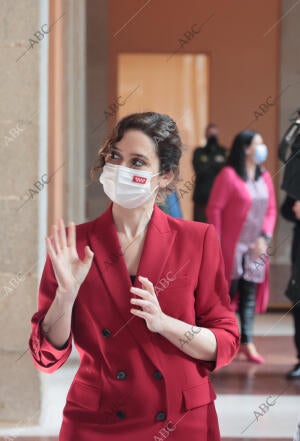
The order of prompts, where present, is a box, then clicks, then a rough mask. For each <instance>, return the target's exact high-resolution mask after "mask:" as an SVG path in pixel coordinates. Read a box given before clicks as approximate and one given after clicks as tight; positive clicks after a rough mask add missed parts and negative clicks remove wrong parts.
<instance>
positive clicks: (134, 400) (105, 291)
mask: <svg viewBox="0 0 300 441" xmlns="http://www.w3.org/2000/svg"><path fill="white" fill-rule="evenodd" d="M86 245H89V246H90V248H91V249H92V251H93V252H94V258H93V262H92V266H91V269H90V271H89V273H88V275H87V277H86V279H85V281H84V282H83V284H82V285H81V288H80V290H79V292H78V296H77V298H76V300H75V303H74V306H73V312H72V323H71V333H70V336H69V338H68V341H67V342H66V345H65V346H64V348H62V349H57V348H55V347H54V346H53V345H52V344H51V343H50V341H48V340H47V338H46V336H45V335H44V334H43V332H42V330H41V327H40V324H41V322H42V320H43V318H44V317H45V315H46V313H47V311H48V309H49V307H50V305H51V303H52V301H53V299H54V297H55V292H56V288H57V283H56V279H55V276H54V272H53V268H52V263H51V260H50V258H49V256H48V257H47V259H46V263H45V266H44V270H43V274H42V277H41V280H40V285H39V292H38V310H37V312H36V313H35V314H34V315H33V317H32V320H31V324H32V332H31V335H30V339H29V347H30V352H31V355H32V358H33V361H34V364H35V366H36V367H37V369H39V370H40V371H42V372H48V373H51V372H54V371H55V370H57V369H58V368H59V367H60V366H62V365H63V364H64V363H65V362H66V360H67V359H68V356H69V355H70V352H71V349H72V341H74V344H75V346H76V349H77V351H78V353H79V356H80V366H79V368H78V371H77V372H76V375H75V377H74V380H73V382H72V384H71V386H70V389H69V392H68V394H67V397H66V403H65V407H64V410H63V421H62V425H61V429H60V435H59V440H60V441H71V440H72V441H74V440H75V439H76V441H83V440H84V441H86V440H88V441H98V440H99V441H100V440H101V441H108V440H114V439H118V440H119V441H129V440H130V441H134V440H138V441H140V440H141V439H143V440H147V439H149V440H153V439H154V440H160V439H165V438H166V437H168V438H169V439H174V440H178V441H179V440H180V441H182V440H183V439H188V440H189V441H200V440H201V441H204V440H209V441H217V440H219V439H220V435H219V427H218V421H217V416H216V412H215V407H214V399H215V398H216V394H215V391H214V389H213V386H212V385H211V382H210V377H209V375H208V373H209V371H214V370H216V369H218V368H220V367H221V366H224V365H226V364H228V363H229V362H230V361H231V360H232V358H233V357H234V355H235V353H236V351H237V349H238V344H239V331H238V326H237V322H236V319H235V317H234V314H233V312H232V311H231V309H230V298H229V295H228V285H227V282H226V278H225V275H224V264H223V258H222V254H221V251H220V244H219V239H218V237H217V234H216V231H215V228H214V227H213V226H212V225H209V224H204V223H199V222H194V221H187V220H182V219H175V218H172V217H171V216H169V215H167V214H165V213H164V212H163V211H162V210H160V208H159V207H158V206H157V205H156V204H155V205H154V207H153V212H152V215H151V219H150V221H149V224H148V227H147V232H146V237H145V241H144V245H143V251H142V255H141V258H140V262H139V266H138V271H137V275H142V276H145V277H148V278H149V280H150V281H151V282H152V283H153V285H154V287H155V290H156V295H157V297H158V301H159V304H160V307H161V309H162V311H163V312H164V313H165V314H167V315H169V316H172V317H174V318H177V319H179V320H182V321H184V322H186V323H189V324H191V326H192V325H198V326H201V327H206V328H209V329H210V330H211V331H212V332H213V333H214V334H215V337H216V340H217V357H216V360H215V361H214V362H208V361H203V360H198V359H195V358H192V357H190V356H189V355H187V354H185V353H184V352H183V350H181V349H179V348H177V347H176V346H175V345H173V344H172V343H171V342H169V341H168V340H167V339H166V338H165V337H163V336H162V335H160V334H159V333H155V332H151V331H149V330H148V328H147V326H146V322H145V320H144V319H141V318H139V317H136V316H134V315H133V314H132V313H131V312H130V309H131V308H132V304H131V303H130V298H131V297H132V296H133V295H132V294H131V293H130V291H129V289H130V287H131V286H132V283H131V279H130V275H129V273H128V270H127V267H126V263H125V259H124V255H123V253H122V250H121V247H120V242H119V239H118V235H117V230H116V226H115V224H114V221H113V216H112V203H111V204H110V205H109V207H108V208H107V209H106V211H105V212H104V213H103V214H102V215H101V216H99V217H98V218H96V219H94V220H93V221H90V222H86V223H83V224H80V225H77V226H76V246H77V251H78V255H79V257H81V258H83V255H84V247H85V246H86ZM125 253H126V251H125ZM134 286H137V287H142V286H141V284H140V282H139V281H138V279H137V278H136V279H135V283H134ZM58 320H59V317H58ZM53 326H55V323H54V325H53ZM193 335H195V337H194V338H197V335H196V334H193ZM182 339H183V340H184V339H185V336H182ZM184 341H185V342H186V344H188V341H189V340H188V339H187V340H184ZM183 344H184V343H183ZM163 434H164V435H163Z"/></svg>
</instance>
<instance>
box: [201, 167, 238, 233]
mask: <svg viewBox="0 0 300 441" xmlns="http://www.w3.org/2000/svg"><path fill="white" fill-rule="evenodd" d="M229 173H230V172H229V169H228V167H224V168H223V169H222V170H221V171H220V173H219V174H218V175H217V177H216V178H215V180H214V184H213V186H212V189H211V192H210V195H209V199H208V203H207V206H206V216H207V222H208V223H209V224H213V225H214V226H215V228H216V230H217V232H218V235H219V236H221V233H222V211H223V209H224V207H225V206H226V205H227V202H228V199H229V197H230V192H231V188H232V185H231V177H230V174H229Z"/></svg>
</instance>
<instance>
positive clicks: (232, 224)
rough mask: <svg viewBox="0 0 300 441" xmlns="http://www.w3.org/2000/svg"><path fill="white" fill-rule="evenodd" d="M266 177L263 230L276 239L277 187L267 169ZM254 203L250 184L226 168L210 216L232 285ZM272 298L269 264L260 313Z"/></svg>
mask: <svg viewBox="0 0 300 441" xmlns="http://www.w3.org/2000/svg"><path fill="white" fill-rule="evenodd" d="M262 177H263V179H264V181H265V183H266V186H267V189H268V196H269V197H268V206H267V210H266V213H265V216H264V219H263V224H262V231H263V232H264V233H266V234H269V235H270V236H272V235H273V231H274V227H275V222H276V216H277V212H276V200H275V193H274V186H273V182H272V178H271V175H270V173H269V172H268V171H266V170H263V173H262ZM251 204H252V198H251V194H250V192H249V190H248V188H247V183H246V182H245V181H244V180H243V179H242V178H240V176H239V175H238V174H237V173H236V172H235V170H234V169H233V168H232V167H230V166H226V167H224V168H223V169H222V170H221V172H220V173H219V174H218V176H217V177H216V179H215V181H214V185H213V188H212V191H211V193H210V197H209V200H208V204H207V208H206V215H207V221H208V223H212V224H213V225H214V226H215V228H216V230H217V232H218V234H219V237H220V241H221V247H222V253H223V258H224V262H225V273H226V278H227V281H228V283H229V284H230V282H231V275H232V269H233V261H234V255H235V249H236V246H237V243H238V240H239V237H240V235H241V231H242V228H243V225H244V224H245V221H246V219H247V216H248V213H249V210H250V207H251ZM268 299H269V284H268V262H267V261H266V272H265V279H264V281H263V282H262V283H260V284H259V285H258V289H257V296H256V312H263V311H265V310H266V308H267V305H268Z"/></svg>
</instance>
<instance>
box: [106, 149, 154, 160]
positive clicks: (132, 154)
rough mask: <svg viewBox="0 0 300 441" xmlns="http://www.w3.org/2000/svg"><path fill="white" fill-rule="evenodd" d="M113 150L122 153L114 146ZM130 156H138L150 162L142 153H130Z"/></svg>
mask: <svg viewBox="0 0 300 441" xmlns="http://www.w3.org/2000/svg"><path fill="white" fill-rule="evenodd" d="M112 150H117V151H118V152H120V153H122V152H121V150H120V149H118V147H116V146H112ZM130 156H138V157H139V158H144V159H147V160H148V158H147V156H145V155H142V154H141V153H130Z"/></svg>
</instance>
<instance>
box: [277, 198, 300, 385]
mask: <svg viewBox="0 0 300 441" xmlns="http://www.w3.org/2000/svg"><path fill="white" fill-rule="evenodd" d="M281 214H282V216H283V217H284V218H285V219H286V220H288V221H290V222H294V223H295V226H294V233H293V243H292V253H291V260H292V275H291V278H290V281H289V284H288V287H287V290H286V295H287V296H288V297H289V298H290V300H291V301H292V303H293V308H292V313H293V317H294V325H295V335H294V340H295V346H296V351H297V358H298V362H297V364H296V365H295V366H294V368H293V369H292V370H291V371H289V372H288V373H287V378H289V379H293V378H300V200H299V201H296V200H295V199H293V198H291V197H290V196H287V197H286V199H285V201H284V203H283V205H282V207H281Z"/></svg>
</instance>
